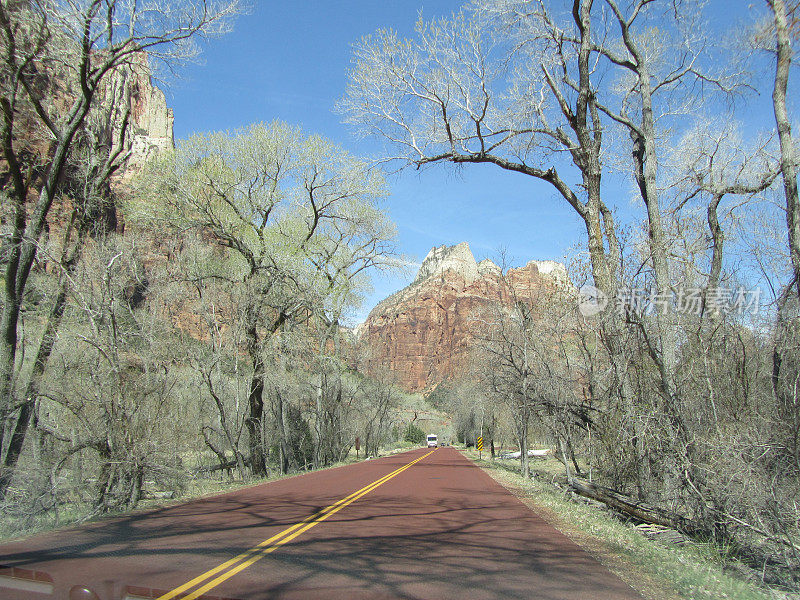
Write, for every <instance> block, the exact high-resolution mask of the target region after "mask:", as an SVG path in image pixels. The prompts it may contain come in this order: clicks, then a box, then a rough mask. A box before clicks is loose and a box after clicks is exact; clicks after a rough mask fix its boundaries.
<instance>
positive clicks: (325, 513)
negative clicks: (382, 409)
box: [156, 450, 434, 600]
mask: <svg viewBox="0 0 800 600" xmlns="http://www.w3.org/2000/svg"><path fill="white" fill-rule="evenodd" d="M433 452H434V451H433V450H431V451H430V452H428V453H427V454H423V455H422V456H420V457H419V458H417V459H415V460H412V461H411V462H410V463H408V464H407V465H403V466H402V467H399V468H397V469H395V470H394V471H392V472H391V473H389V474H387V475H384V476H383V477H381V478H380V479H376V480H375V481H373V482H372V483H370V484H368V485H366V486H364V487H363V488H361V489H360V490H356V491H355V492H353V493H352V494H350V495H348V496H345V497H344V498H342V499H341V500H338V501H337V502H334V503H333V504H331V505H330V506H327V507H325V508H323V509H322V510H319V511H317V512H315V513H314V514H312V515H310V516H308V517H306V518H305V519H303V520H302V521H300V522H298V523H295V524H294V525H292V526H291V527H287V528H286V529H284V530H283V531H281V532H279V533H276V534H275V535H273V536H272V537H270V538H269V539H266V540H264V541H263V542H261V543H259V544H257V545H256V546H253V547H252V548H250V549H249V550H246V551H245V552H242V553H241V554H239V555H237V556H234V557H233V558H231V559H230V560H227V561H225V562H224V563H222V564H221V565H218V566H216V567H214V568H213V569H210V570H208V571H206V572H205V573H202V574H201V575H198V576H197V577H195V578H194V579H192V580H191V581H187V582H186V583H184V584H183V585H181V586H179V587H176V588H175V589H174V590H171V591H169V592H167V593H166V594H164V595H162V596H159V597H158V598H157V599H156V600H171V599H172V598H175V597H176V596H178V595H179V594H182V593H183V592H186V591H187V590H190V589H191V588H193V587H194V586H196V585H199V584H201V583H203V582H204V581H207V580H208V579H210V578H211V577H214V575H217V573H220V572H222V571H225V572H224V573H223V574H222V575H219V576H218V577H216V578H215V579H213V580H211V581H209V582H208V583H206V584H205V585H203V586H202V587H200V588H198V589H197V590H195V591H194V592H192V593H191V594H189V595H188V596H184V597H183V598H182V600H195V599H196V598H198V597H199V596H201V595H202V594H204V593H206V592H207V591H209V590H211V589H212V588H215V587H216V586H218V585H219V584H220V583H222V582H224V581H226V580H228V579H230V578H231V577H233V576H234V575H236V573H238V572H240V571H243V570H244V569H246V568H247V567H249V566H250V565H252V564H253V563H255V562H256V561H258V560H261V559H262V558H264V557H265V556H266V555H267V554H269V553H270V552H273V551H274V550H276V549H277V548H279V547H280V546H282V545H284V544H286V543H288V542H290V541H292V540H293V539H295V538H296V537H297V536H299V535H301V534H302V533H304V532H306V531H308V530H309V529H311V528H312V527H314V525H316V524H317V523H321V522H322V521H324V520H325V519H327V518H328V517H330V516H331V515H333V514H335V513H337V512H339V511H340V510H341V509H343V508H344V507H345V506H348V505H349V504H352V503H353V502H355V501H356V500H358V499H359V498H361V497H362V496H364V495H366V494H368V493H369V492H371V491H372V490H374V489H375V488H377V487H380V486H381V485H383V484H384V483H386V482H387V481H389V480H390V479H392V478H393V477H396V476H397V475H399V474H400V473H402V472H403V471H405V470H406V469H408V468H410V467H411V466H412V465H414V464H416V463H418V462H419V461H421V460H422V459H423V458H425V457H426V456H430V455H431V454H432V453H433ZM231 567H232V568H231ZM227 569H230V570H227Z"/></svg>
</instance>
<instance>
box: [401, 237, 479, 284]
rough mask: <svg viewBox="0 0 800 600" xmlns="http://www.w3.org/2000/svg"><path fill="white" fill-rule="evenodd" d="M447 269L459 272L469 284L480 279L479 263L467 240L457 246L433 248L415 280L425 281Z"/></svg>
mask: <svg viewBox="0 0 800 600" xmlns="http://www.w3.org/2000/svg"><path fill="white" fill-rule="evenodd" d="M445 271H453V272H454V273H457V274H458V275H460V276H461V277H463V278H464V281H465V282H466V283H467V285H469V284H471V283H472V282H474V281H475V280H476V279H478V277H479V272H478V263H477V262H475V257H474V256H473V255H472V251H471V250H470V249H469V244H468V243H467V242H461V243H460V244H457V245H455V246H446V245H445V246H435V247H433V248H431V251H430V252H428V255H427V256H426V257H425V260H423V261H422V266H421V267H420V268H419V273H417V278H416V279H415V280H414V281H423V280H425V279H428V278H429V277H432V276H434V275H439V274H441V273H444V272H445Z"/></svg>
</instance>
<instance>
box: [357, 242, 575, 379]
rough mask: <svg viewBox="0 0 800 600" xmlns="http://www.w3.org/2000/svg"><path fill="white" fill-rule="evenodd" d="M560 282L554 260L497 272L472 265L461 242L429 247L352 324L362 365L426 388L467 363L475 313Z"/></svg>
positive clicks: (476, 327) (562, 276) (487, 265)
mask: <svg viewBox="0 0 800 600" xmlns="http://www.w3.org/2000/svg"><path fill="white" fill-rule="evenodd" d="M566 284H567V273H566V269H565V268H564V265H562V264H561V263H556V262H553V261H531V262H529V263H528V264H527V265H525V266H524V267H522V268H519V269H509V270H508V272H507V273H506V274H505V276H503V273H502V271H501V269H500V267H498V266H497V265H495V264H494V263H493V262H492V261H490V260H483V261H481V262H480V263H477V262H476V261H475V258H474V256H473V255H472V252H471V251H470V249H469V245H468V244H467V243H466V242H462V243H461V244H458V245H456V246H439V247H435V248H432V249H431V251H430V252H429V253H428V255H427V256H426V257H425V260H424V261H423V263H422V266H421V267H420V270H419V273H418V274H417V277H416V279H414V281H413V282H412V283H411V284H410V285H409V286H408V287H406V288H404V289H402V290H400V291H399V292H397V293H396V294H393V295H392V296H390V297H389V298H387V299H386V300H384V301H383V302H381V303H380V304H378V305H377V306H376V307H375V308H374V309H373V310H372V312H370V314H369V316H368V317H367V320H366V322H365V323H364V324H363V325H362V326H360V327H359V328H358V335H359V338H360V340H361V342H362V344H363V345H365V346H366V348H367V350H368V353H369V358H368V360H367V366H368V370H377V369H379V368H383V369H389V370H391V371H392V372H393V373H394V374H395V375H396V376H397V378H398V380H399V383H400V385H401V386H402V387H404V388H405V389H406V390H407V391H410V392H417V391H424V390H427V389H430V388H432V387H433V386H435V385H437V384H438V383H440V382H442V381H443V380H445V379H447V378H450V377H453V376H454V375H457V374H459V373H460V372H461V371H462V370H463V369H465V368H466V367H467V360H468V356H469V350H470V347H471V346H472V345H473V343H474V340H475V337H476V336H477V335H478V334H479V331H480V328H481V326H482V323H483V320H482V319H481V313H484V314H485V313H486V311H488V310H490V309H491V308H492V307H493V306H496V305H497V304H498V303H499V304H501V305H509V304H510V303H511V302H513V301H514V300H521V301H526V300H528V301H532V300H533V299H534V298H535V297H538V296H539V295H541V294H543V293H544V294H547V293H549V291H551V290H553V289H554V287H555V286H559V285H566Z"/></svg>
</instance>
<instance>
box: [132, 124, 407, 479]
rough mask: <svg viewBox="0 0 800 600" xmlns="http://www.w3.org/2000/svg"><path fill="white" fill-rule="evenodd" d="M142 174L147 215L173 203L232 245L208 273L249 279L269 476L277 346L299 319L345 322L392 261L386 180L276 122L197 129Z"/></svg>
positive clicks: (250, 348) (179, 221)
mask: <svg viewBox="0 0 800 600" xmlns="http://www.w3.org/2000/svg"><path fill="white" fill-rule="evenodd" d="M142 182H143V185H142V190H141V191H142V192H143V193H144V195H145V197H146V198H148V199H149V202H148V203H146V204H145V203H141V204H140V205H139V208H140V209H141V211H142V212H143V213H145V215H144V216H145V217H147V214H146V213H149V212H152V211H153V208H152V207H161V213H160V215H158V216H157V217H156V218H157V219H159V221H158V222H160V223H162V224H165V225H166V226H168V227H173V228H175V227H177V229H178V231H181V230H182V229H183V228H192V229H196V230H198V231H203V232H205V233H206V234H207V235H209V236H210V237H211V238H212V239H213V241H215V242H216V243H217V244H219V246H221V247H223V248H225V249H227V253H226V254H225V255H224V257H223V260H222V261H220V262H219V263H218V264H217V265H214V266H213V269H212V270H211V271H209V272H207V273H206V274H204V275H202V277H213V278H219V279H223V280H228V281H230V282H234V283H236V284H237V285H236V287H237V291H236V294H237V297H238V298H239V299H240V300H241V302H242V304H241V310H242V311H243V323H242V327H243V328H244V340H245V344H246V347H247V353H248V356H249V358H250V360H251V363H252V364H251V366H252V377H251V379H250V386H249V394H248V406H249V416H248V418H247V421H246V426H247V430H248V436H249V440H250V441H249V444H250V457H249V461H250V466H251V469H252V470H253V473H254V474H256V475H264V474H265V473H266V456H265V454H264V440H262V431H263V427H264V422H263V421H264V405H265V387H264V385H265V374H266V372H267V365H266V363H265V356H266V355H265V350H266V345H267V344H268V343H269V342H270V340H271V339H272V338H273V336H275V335H276V334H278V333H279V332H281V331H282V330H283V328H284V326H285V325H287V324H288V323H289V322H291V321H295V322H302V321H307V320H308V319H310V318H314V319H316V320H317V322H318V323H326V324H329V325H330V326H331V327H333V328H334V330H335V328H336V327H338V317H339V315H340V314H341V313H342V310H343V309H344V307H345V306H347V305H348V303H349V302H351V301H352V299H353V297H354V296H353V294H354V293H355V291H356V290H357V285H358V282H359V281H360V280H361V279H362V277H363V275H364V273H365V270H366V269H369V268H372V267H382V266H390V264H391V255H392V253H393V246H392V243H391V238H392V236H393V235H394V230H393V227H392V226H391V224H390V223H389V222H388V221H387V220H386V218H385V216H384V215H383V213H381V212H380V210H379V209H378V207H377V202H378V200H379V199H380V198H381V197H382V195H383V194H384V182H383V179H382V177H381V175H380V173H379V172H378V171H376V170H374V169H369V168H368V167H367V165H366V164H365V163H363V162H362V161H360V160H358V159H356V158H354V157H352V156H350V155H348V154H347V153H345V152H344V151H343V150H341V149H340V148H337V147H336V146H334V145H333V144H331V143H330V142H328V141H326V140H323V139H321V138H319V137H316V136H312V137H304V136H303V135H302V133H301V132H300V131H299V130H298V129H295V128H291V127H288V126H286V125H284V124H281V123H273V124H271V125H255V126H253V127H251V128H250V129H249V130H247V131H243V132H241V133H240V134H239V135H236V136H233V137H231V136H227V135H225V134H212V135H209V136H197V137H194V138H192V139H190V140H188V141H187V142H186V143H185V144H184V145H183V146H182V147H181V149H180V150H179V151H177V152H175V153H174V154H170V155H165V156H163V157H161V159H160V160H158V161H157V162H156V163H155V164H153V165H152V166H151V169H150V170H149V171H148V172H146V173H145V175H144V177H143V178H142ZM157 210H158V209H156V211H157ZM278 355H280V353H278ZM280 405H281V404H280V402H279V406H280ZM282 422H283V420H282V419H280V418H279V424H280V423H282ZM283 438H284V436H281V439H283Z"/></svg>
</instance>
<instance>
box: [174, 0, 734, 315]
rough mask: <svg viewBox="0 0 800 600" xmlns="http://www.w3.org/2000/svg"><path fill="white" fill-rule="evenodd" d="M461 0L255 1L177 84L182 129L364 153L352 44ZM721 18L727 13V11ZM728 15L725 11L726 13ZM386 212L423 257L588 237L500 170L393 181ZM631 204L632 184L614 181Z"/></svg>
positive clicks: (393, 284)
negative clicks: (322, 143)
mask: <svg viewBox="0 0 800 600" xmlns="http://www.w3.org/2000/svg"><path fill="white" fill-rule="evenodd" d="M461 5H462V2H461V1H454V0H381V1H378V0H349V1H348V0H324V1H315V2H308V1H298V2H274V1H272V0H262V1H259V0H254V1H253V2H252V10H251V12H250V14H248V15H245V16H243V17H241V18H240V19H239V20H238V21H237V23H236V25H235V30H234V32H233V33H232V34H229V35H227V36H225V37H224V38H220V39H216V40H212V41H210V42H209V43H208V44H206V45H205V47H204V53H203V55H202V61H201V62H200V63H198V64H194V65H189V66H187V67H185V68H183V69H181V71H180V75H181V77H180V78H179V79H178V80H175V81H170V86H169V88H168V89H167V98H168V104H169V105H170V107H172V108H173V109H174V112H175V136H176V139H178V140H180V139H181V138H185V137H187V136H188V135H191V134H192V133H196V132H206V131H216V130H233V129H236V128H239V127H244V126H246V125H249V124H251V123H254V122H258V121H267V122H269V121H272V120H274V119H280V120H283V121H285V122H287V123H290V124H293V125H299V126H301V127H302V128H303V129H304V130H305V131H306V132H308V133H319V134H322V135H324V136H326V137H328V138H329V139H331V140H333V141H335V142H336V143H338V144H339V145H341V146H343V147H345V148H346V149H348V150H350V151H351V152H353V153H356V154H372V153H374V151H375V149H376V145H375V144H374V142H370V141H363V140H357V139H355V138H354V137H353V136H352V135H351V132H350V130H349V129H348V127H347V126H346V125H344V124H343V123H342V122H341V116H340V115H338V114H336V113H335V112H334V105H335V103H336V101H337V100H338V99H339V98H340V97H341V96H342V95H343V94H344V91H345V87H346V81H347V75H346V70H347V68H348V67H349V65H350V60H351V56H352V44H353V43H354V42H356V41H358V40H359V39H360V38H361V37H362V36H364V35H367V34H370V33H372V32H374V31H375V30H376V29H378V28H381V27H391V28H393V29H395V30H397V31H398V32H399V33H400V34H403V35H409V36H410V35H411V34H412V32H413V25H414V23H415V22H416V20H417V18H418V14H419V11H420V10H421V11H422V14H423V16H424V17H426V18H430V17H434V16H442V15H449V14H450V13H452V12H453V11H456V10H458V8H459V7H460V6H461ZM712 8H713V10H712V15H713V16H714V17H715V18H714V19H713V22H714V23H715V25H716V26H720V27H723V25H724V22H727V23H728V24H730V25H732V24H733V22H732V21H731V14H733V15H735V16H734V18H735V19H740V20H741V19H746V18H747V16H748V8H747V3H745V2H741V3H740V2H738V1H736V0H733V1H732V2H727V1H725V0H718V1H717V2H714V3H713V4H712ZM723 15H724V19H723V18H722V17H723ZM717 17H719V18H717ZM389 184H390V189H391V197H390V198H389V199H388V200H387V202H386V208H387V209H388V211H389V214H390V216H391V218H392V219H393V220H394V221H395V223H396V224H397V228H398V245H399V249H400V252H401V253H403V254H405V255H407V256H408V257H409V258H411V259H412V260H416V261H420V260H421V259H422V258H423V257H424V256H425V254H427V252H428V250H430V248H431V247H432V246H434V245H441V244H456V243H458V242H461V241H467V242H469V243H470V246H471V248H472V250H473V253H474V254H475V256H476V258H477V259H478V260H480V259H482V258H487V257H488V258H496V257H497V253H498V250H499V249H500V248H504V249H506V251H507V253H508V256H509V257H510V258H511V259H512V261H513V264H524V263H526V262H527V261H528V260H531V259H540V260H542V259H554V260H563V259H564V256H565V255H567V254H569V253H570V251H571V249H573V248H575V247H576V245H577V244H578V243H579V241H580V240H581V239H583V237H582V234H583V228H582V224H581V222H580V220H579V219H578V218H577V217H576V216H575V215H574V213H573V211H572V209H570V208H569V207H568V206H567V205H566V203H565V202H564V201H563V200H561V199H560V198H559V197H557V196H556V194H555V192H554V191H553V190H552V188H550V187H549V186H547V185H545V184H541V183H539V182H537V181H535V180H533V179H532V178H528V177H524V176H522V175H518V174H514V173H506V172H502V171H500V170H499V169H497V168H493V167H491V166H479V165H468V166H467V167H465V168H462V169H459V170H454V169H453V168H452V167H436V168H433V169H429V170H426V171H423V172H417V171H411V170H409V171H405V172H402V173H401V174H398V175H392V176H390V177H389ZM612 185H613V186H615V187H614V189H615V191H616V193H617V194H618V195H619V196H620V197H621V199H622V200H621V202H619V203H618V206H622V207H623V210H627V209H626V208H625V207H626V206H627V201H626V200H625V197H626V196H627V195H628V192H627V190H628V189H629V186H628V184H627V183H625V182H621V181H617V182H616V183H612ZM415 274H416V273H415V272H409V273H408V274H406V275H405V276H391V277H387V276H378V277H376V278H375V279H374V281H373V286H374V292H373V293H372V294H370V295H369V296H368V298H367V299H366V302H365V304H364V307H363V309H362V310H361V311H359V313H358V314H357V315H356V320H363V318H364V317H365V316H366V313H367V312H368V311H369V309H371V308H372V307H373V306H374V305H375V304H376V303H377V302H378V301H380V300H381V299H383V298H384V297H386V296H387V295H389V294H390V293H392V292H394V291H396V290H397V289H399V288H401V287H403V286H404V285H406V284H407V283H408V282H409V281H410V280H411V279H413V277H414V275H415Z"/></svg>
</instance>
